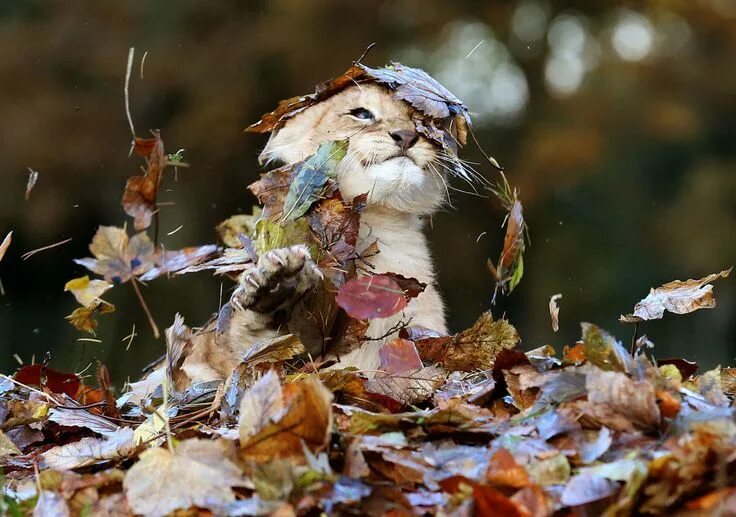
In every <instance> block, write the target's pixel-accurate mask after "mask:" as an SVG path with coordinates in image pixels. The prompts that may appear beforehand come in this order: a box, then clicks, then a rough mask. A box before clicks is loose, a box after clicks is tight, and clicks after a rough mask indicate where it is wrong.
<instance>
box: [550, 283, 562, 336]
mask: <svg viewBox="0 0 736 517" xmlns="http://www.w3.org/2000/svg"><path fill="white" fill-rule="evenodd" d="M561 298H562V295H561V294H560V293H557V294H553V295H552V296H551V297H550V299H549V317H550V318H551V319H552V330H553V331H555V332H557V331H558V330H560V306H559V305H558V304H557V302H558V301H559V300H560V299H561Z"/></svg>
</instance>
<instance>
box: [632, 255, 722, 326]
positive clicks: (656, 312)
mask: <svg viewBox="0 0 736 517" xmlns="http://www.w3.org/2000/svg"><path fill="white" fill-rule="evenodd" d="M732 269H733V268H729V269H727V270H725V271H721V272H720V273H714V274H712V275H708V276H706V277H704V278H701V279H699V280H687V281H685V282H683V281H681V280H675V281H673V282H668V283H666V284H664V285H662V286H660V287H657V288H656V289H651V290H650V291H649V294H648V295H647V297H646V298H644V299H643V300H642V301H640V302H639V303H637V304H636V305H635V306H634V313H633V314H627V315H626V316H621V318H620V319H621V321H623V322H625V323H635V322H638V321H647V320H657V319H660V318H661V317H662V316H664V313H665V311H668V312H671V313H673V314H688V313H690V312H693V311H697V310H699V309H712V308H713V307H715V306H716V299H715V298H714V297H713V286H712V285H711V282H713V281H714V280H718V279H719V278H726V277H728V275H729V274H730V273H731V270H732Z"/></svg>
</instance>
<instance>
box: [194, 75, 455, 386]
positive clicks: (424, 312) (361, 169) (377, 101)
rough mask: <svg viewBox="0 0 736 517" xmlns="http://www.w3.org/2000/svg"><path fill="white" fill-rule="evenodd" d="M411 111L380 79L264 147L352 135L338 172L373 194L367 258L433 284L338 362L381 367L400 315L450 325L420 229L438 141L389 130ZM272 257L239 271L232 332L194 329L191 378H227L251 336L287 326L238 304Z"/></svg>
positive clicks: (306, 269) (288, 254)
mask: <svg viewBox="0 0 736 517" xmlns="http://www.w3.org/2000/svg"><path fill="white" fill-rule="evenodd" d="M354 108H365V109H367V110H370V111H371V112H372V113H373V114H374V115H375V120H374V121H364V120H359V119H357V118H356V117H354V116H351V115H350V114H349V113H350V111H351V110H353V109H354ZM413 116H414V113H413V109H412V108H411V107H410V106H409V105H408V104H407V103H405V102H403V101H400V100H398V99H396V98H395V97H394V96H393V95H392V94H391V92H389V91H388V90H386V89H385V88H383V87H381V86H378V85H375V84H366V85H356V86H353V87H350V88H347V89H346V90H344V91H342V92H341V93H339V94H337V95H334V96H332V97H330V98H328V99H326V100H324V101H322V102H320V103H318V104H316V105H314V106H312V107H310V108H308V109H306V110H305V111H303V112H302V113H300V114H298V115H296V116H295V117H293V118H292V119H291V120H289V121H288V122H287V123H286V125H285V126H284V127H283V128H282V129H280V130H279V131H277V132H275V133H274V134H273V135H272V136H271V139H270V140H269V142H268V144H267V145H266V147H265V149H264V151H263V153H262V154H261V159H262V161H265V162H274V161H279V162H284V163H286V164H291V163H295V162H298V161H301V160H303V159H305V158H306V157H308V156H309V155H311V154H313V153H314V152H315V151H316V150H317V147H318V146H319V144H320V143H322V142H325V141H332V140H343V139H347V140H348V141H349V146H348V152H347V155H346V157H345V159H343V160H342V162H341V163H340V165H339V166H338V171H337V176H338V184H339V188H340V191H341V192H342V194H343V196H344V197H345V198H346V199H348V200H349V199H352V198H353V197H355V196H358V195H360V194H364V193H368V201H367V205H366V208H365V211H364V212H363V214H362V216H361V226H360V235H359V242H358V249H359V250H360V249H364V248H367V247H368V246H369V245H370V244H371V243H373V242H374V241H378V245H379V250H380V253H379V254H378V255H377V256H375V257H373V258H372V259H370V263H371V265H372V266H373V268H374V269H372V272H374V273H382V272H394V273H399V274H402V275H404V276H407V277H415V278H417V279H418V280H420V281H422V282H426V283H427V284H428V287H427V290H426V291H425V292H424V293H422V294H420V295H419V297H418V298H416V299H414V300H412V301H411V302H410V303H409V304H408V306H407V307H406V308H405V309H404V311H402V313H400V314H397V315H394V316H392V317H389V318H384V319H377V320H374V321H372V322H371V324H370V327H369V329H368V336H369V337H372V338H379V337H384V339H381V340H373V341H367V342H366V343H365V344H364V345H363V346H362V347H361V348H360V349H359V350H356V351H354V352H352V353H350V354H349V355H346V356H343V357H341V358H340V363H339V365H338V366H339V367H344V366H356V367H358V368H359V369H361V370H366V371H371V370H375V369H377V368H378V366H379V358H378V349H379V348H380V346H381V345H382V344H383V343H384V342H385V341H386V340H387V339H390V338H391V337H393V336H387V335H386V334H387V333H388V331H389V330H390V329H392V328H393V327H394V326H395V325H396V324H397V323H400V322H407V323H410V324H411V325H421V326H424V327H428V328H431V329H434V330H437V331H440V332H445V331H446V327H445V317H444V305H443V303H442V299H441V297H440V295H439V292H438V291H437V287H436V285H435V274H434V266H433V263H432V258H431V256H430V254H429V250H428V247H427V242H426V239H425V237H424V234H423V233H422V227H423V225H424V221H423V218H424V217H426V216H428V215H431V214H432V213H433V212H435V211H436V210H437V209H438V208H439V207H440V206H441V205H442V203H443V200H444V197H445V194H446V185H445V177H444V174H443V173H441V172H440V171H441V168H440V166H439V164H438V163H437V160H438V150H437V148H436V147H435V146H434V145H433V144H432V143H430V142H429V141H428V140H427V139H425V138H424V137H421V136H420V137H419V139H418V141H417V142H416V143H415V144H414V145H413V146H412V147H410V148H409V149H408V150H406V152H405V153H404V152H402V150H401V149H400V147H399V146H398V145H397V143H396V142H395V141H394V139H393V138H392V137H391V135H390V133H391V132H395V131H398V130H414V127H415V126H414V123H413V121H412V117H413ZM277 252H278V253H280V255H279V256H280V258H279V259H278V263H281V262H288V261H290V260H296V259H299V258H300V257H301V255H300V253H301V252H294V250H289V249H285V250H277ZM294 253H296V255H294ZM295 257H296V258H295ZM271 259H273V256H271ZM271 259H264V257H262V260H265V263H264V264H263V265H261V264H260V262H259V268H258V270H257V271H255V272H253V271H251V273H249V274H251V277H250V279H249V278H248V277H246V276H243V277H242V278H241V282H240V287H239V288H238V290H236V293H235V294H234V295H233V298H232V300H233V302H231V305H232V306H233V313H232V319H231V322H230V324H229V326H227V328H226V329H225V331H224V332H223V333H221V334H217V333H216V332H215V331H214V328H213V327H214V324H211V325H210V326H209V327H208V328H207V329H205V331H203V332H201V333H200V334H198V335H195V337H194V346H193V353H192V355H190V356H189V357H188V358H187V359H186V360H185V361H184V365H183V367H182V369H183V370H184V371H185V372H186V374H187V375H188V376H189V378H190V379H191V380H192V381H203V380H212V379H221V378H224V377H226V376H227V375H228V374H229V373H230V372H231V371H232V370H233V369H234V368H235V367H236V366H237V364H238V363H239V361H240V358H241V357H242V355H243V353H245V352H246V351H247V350H248V349H249V348H250V347H251V346H252V344H253V343H256V342H259V341H261V340H263V339H268V338H270V337H273V336H275V335H277V334H278V333H279V332H282V331H281V329H277V328H274V327H275V325H274V322H273V321H272V320H271V318H270V316H269V315H268V314H261V313H257V312H255V311H253V310H250V309H247V308H243V309H241V308H240V307H239V302H238V300H244V299H245V300H248V299H250V298H249V297H252V295H253V292H250V291H253V290H254V289H255V288H253V287H249V286H250V285H258V283H259V282H261V283H262V282H265V281H266V280H264V278H265V277H267V276H268V275H269V274H276V273H277V272H276V273H275V271H276V270H277V269H278V266H277V265H276V263H274V262H273V260H271ZM303 262H304V266H303V267H302V268H299V269H298V270H295V271H292V272H290V274H292V275H294V277H295V279H296V280H295V285H298V286H299V289H301V290H304V289H307V288H309V287H310V286H311V285H313V282H314V274H315V270H314V265H313V264H312V263H311V261H310V260H309V259H308V258H307V259H306V261H304V260H303ZM261 266H262V267H261ZM359 274H362V273H361V272H360V271H359ZM254 275H255V276H254ZM259 275H260V276H259ZM264 275H265V277H264ZM254 280H255V281H254ZM249 290H250V291H249Z"/></svg>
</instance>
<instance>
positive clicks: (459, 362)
mask: <svg viewBox="0 0 736 517" xmlns="http://www.w3.org/2000/svg"><path fill="white" fill-rule="evenodd" d="M519 341H521V338H520V337H519V334H518V333H517V332H516V329H515V328H514V327H513V325H511V324H510V323H509V322H508V321H506V320H497V321H494V320H493V315H492V314H491V313H490V311H489V312H484V313H483V314H482V315H481V317H480V318H478V321H476V322H475V324H473V326H472V327H470V328H469V329H467V330H464V331H463V332H460V333H459V334H457V335H455V336H454V337H446V338H441V337H440V338H429V339H422V340H419V341H417V342H416V346H417V350H419V355H420V356H421V357H422V359H423V360H424V361H430V362H441V363H443V365H444V367H445V369H446V370H449V371H456V370H457V371H464V372H469V371H473V370H490V369H491V368H492V367H493V363H494V362H495V360H496V356H497V355H498V354H499V352H501V351H502V350H506V349H510V348H514V347H515V346H516V345H517V343H519Z"/></svg>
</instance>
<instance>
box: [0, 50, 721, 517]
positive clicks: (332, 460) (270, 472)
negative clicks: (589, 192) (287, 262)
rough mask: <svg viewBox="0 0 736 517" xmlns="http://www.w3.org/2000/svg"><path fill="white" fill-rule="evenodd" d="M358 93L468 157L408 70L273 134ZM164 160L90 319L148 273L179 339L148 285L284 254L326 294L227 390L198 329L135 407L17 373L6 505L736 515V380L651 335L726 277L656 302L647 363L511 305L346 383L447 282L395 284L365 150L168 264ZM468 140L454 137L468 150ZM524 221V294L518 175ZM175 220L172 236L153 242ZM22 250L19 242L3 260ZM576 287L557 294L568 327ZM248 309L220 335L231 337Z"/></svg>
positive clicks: (320, 153) (292, 171) (81, 283)
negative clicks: (533, 332) (558, 334)
mask: <svg viewBox="0 0 736 517" xmlns="http://www.w3.org/2000/svg"><path fill="white" fill-rule="evenodd" d="M356 81H374V82H378V83H380V84H384V85H385V86H387V87H388V88H390V89H391V90H393V91H394V92H395V94H396V95H397V96H398V97H399V98H401V99H403V100H406V101H407V102H410V103H411V104H412V105H413V106H415V107H416V108H417V109H418V110H419V111H421V112H422V113H423V114H424V115H426V118H424V119H421V120H419V119H418V120H417V124H418V129H419V126H421V127H422V128H424V129H423V130H422V131H423V134H425V136H428V137H430V138H436V139H435V141H436V142H437V143H438V145H443V146H448V147H452V146H453V145H454V144H452V142H455V143H464V142H465V135H466V133H467V131H468V128H469V125H470V119H469V118H468V117H467V110H466V109H465V107H464V106H463V105H462V104H461V103H460V102H459V101H458V100H457V99H455V98H454V97H453V96H452V94H450V93H449V92H447V91H446V90H444V88H442V87H441V85H439V84H437V83H436V82H434V81H433V80H431V78H429V76H426V74H423V72H421V71H416V70H413V69H409V68H406V67H402V66H401V65H398V64H396V65H393V66H392V67H389V68H385V69H371V68H368V67H366V66H364V65H362V64H359V63H358V64H356V65H355V66H353V67H352V68H351V69H349V70H348V72H346V73H345V74H344V75H343V76H340V77H339V78H337V79H333V80H332V81H328V82H327V83H324V84H322V85H319V86H318V87H317V90H316V92H315V94H313V95H311V96H306V97H300V98H296V99H291V100H289V101H285V102H284V103H282V104H281V106H279V108H277V110H275V111H274V112H272V113H270V114H267V115H266V116H264V118H263V120H262V121H261V122H259V123H258V124H256V125H255V126H253V129H254V130H259V131H270V130H274V129H278V127H280V125H282V124H283V123H284V121H285V120H287V119H288V118H289V117H291V116H294V115H295V114H296V113H298V112H299V111H301V110H303V109H305V108H306V107H308V106H310V105H311V104H313V103H315V102H319V101H320V100H322V99H324V98H325V97H326V96H327V95H331V94H334V93H336V92H337V91H339V90H340V89H342V88H344V87H346V86H348V85H349V84H353V83H354V82H356ZM133 147H134V150H135V151H136V153H137V154H138V155H139V156H141V157H142V158H143V160H144V162H145V166H144V170H143V175H142V176H134V177H132V178H130V180H129V181H128V183H127V185H126V188H125V191H124V195H123V198H122V201H121V205H122V208H123V209H124V211H125V212H126V213H127V214H128V215H129V216H130V217H132V218H133V225H134V227H135V230H136V231H137V232H138V233H136V234H134V235H133V236H130V235H129V233H128V231H127V228H126V227H122V228H120V227H111V226H101V227H100V228H99V229H98V230H97V232H96V234H95V235H94V237H93V239H92V243H91V245H90V251H91V253H92V255H93V257H92V258H84V259H78V260H77V261H76V262H77V263H78V264H80V265H81V266H83V267H85V268H87V269H88V270H89V271H90V272H91V273H94V274H96V275H98V276H99V277H100V278H95V279H90V278H89V276H83V277H79V278H75V279H72V280H70V281H69V282H67V284H66V289H67V290H68V291H70V292H71V293H72V294H73V295H74V296H75V297H76V299H77V300H78V301H79V303H80V307H79V308H78V309H77V310H75V311H74V313H73V314H71V315H69V316H68V319H69V321H70V323H71V324H73V325H74V326H75V327H76V328H78V329H79V330H80V331H83V332H89V333H94V332H95V330H96V327H97V325H98V322H97V320H96V318H97V316H99V315H103V314H107V313H111V312H112V311H113V310H114V306H113V304H112V303H110V302H108V301H106V300H103V299H102V296H103V295H105V296H107V294H106V293H108V292H110V290H111V289H113V287H114V286H116V285H119V284H125V283H129V284H131V285H132V288H133V289H134V290H135V292H136V295H137V296H138V298H139V300H140V302H141V305H142V308H143V310H144V312H146V314H147V316H148V319H149V321H150V324H151V329H152V332H153V333H154V334H155V335H157V334H158V327H157V325H156V323H155V322H154V321H153V318H152V317H151V315H150V313H149V311H148V309H147V307H146V304H145V301H144V298H143V294H142V290H141V286H144V285H146V283H147V282H150V281H152V280H154V279H157V278H160V277H168V278H175V277H176V276H177V275H181V274H188V273H194V272H197V271H205V270H206V271H212V272H214V274H218V275H225V276H230V277H233V278H235V277H237V276H238V275H239V274H241V273H243V272H244V271H247V270H248V269H249V268H251V267H254V265H255V264H256V263H257V261H258V257H259V256H260V255H261V254H263V253H265V252H267V251H268V250H271V249H275V248H281V247H285V246H290V245H292V244H306V245H307V246H308V248H309V250H310V253H311V255H312V257H313V259H314V260H315V262H317V264H318V266H319V268H320V271H321V272H322V273H323V275H324V282H323V284H322V285H321V286H320V288H318V289H315V291H314V292H312V293H310V294H309V295H308V296H306V297H305V299H304V300H302V301H301V302H300V304H299V305H298V306H297V307H296V308H295V309H294V311H293V314H292V315H291V318H290V320H289V321H287V322H286V326H285V328H286V329H287V332H285V333H284V334H283V335H281V336H279V337H276V338H273V339H269V340H266V341H262V342H259V343H255V344H254V345H253V347H252V348H251V349H250V350H249V351H248V352H247V353H246V354H245V356H244V357H242V360H241V362H240V364H239V365H238V366H237V368H235V370H234V371H233V372H232V373H231V374H230V375H229V377H228V378H227V379H224V380H223V381H213V382H204V383H202V382H200V383H194V384H192V383H191V382H188V379H187V378H186V376H182V371H181V364H182V361H183V356H182V354H184V353H185V351H186V350H187V346H186V345H187V343H188V342H189V340H190V338H191V331H190V330H189V329H188V328H187V327H186V326H185V325H184V323H183V319H182V318H181V317H180V316H177V317H176V319H175V321H174V323H173V324H172V325H171V326H170V327H169V328H168V329H167V330H166V345H167V356H166V358H165V361H163V362H162V366H161V367H160V368H161V369H160V370H159V372H161V373H162V374H163V375H162V376H161V380H160V383H159V385H158V388H157V389H156V390H154V391H153V392H152V393H148V394H146V395H142V394H141V392H139V391H137V390H136V389H135V383H133V385H131V386H128V387H127V388H125V389H123V390H122V393H120V394H116V393H115V390H114V388H113V387H112V386H111V383H110V380H109V372H108V370H107V368H106V367H105V366H104V365H102V364H100V365H98V367H97V375H96V377H97V379H96V380H97V382H96V385H94V386H93V385H88V384H87V383H85V382H84V380H83V379H82V378H81V377H80V376H78V375H76V374H69V373H63V372H59V371H56V370H54V369H53V368H51V367H50V366H49V364H50V358H49V357H47V358H45V360H44V361H43V362H42V363H40V364H32V365H26V366H23V367H21V368H20V369H19V370H18V371H17V372H16V373H15V374H14V375H12V376H5V375H3V376H0V464H2V467H3V495H2V499H0V507H1V511H2V512H3V513H4V514H10V515H28V514H31V513H32V514H34V515H62V516H63V515H75V516H76V515H120V516H128V515H138V514H140V515H151V516H157V515H168V514H171V513H174V512H175V513H176V515H201V514H203V515H271V514H276V515H317V514H321V513H327V514H356V515H357V514H360V515H362V514H368V515H416V514H419V515H422V514H443V515H447V514H452V515H471V514H475V515H504V516H505V515H509V516H535V517H536V516H539V517H543V516H549V515H554V514H558V515H565V514H578V515H585V514H590V515H609V516H614V515H629V514H644V515H655V514H662V513H665V512H671V513H676V514H678V515H702V514H704V513H710V514H715V513H717V512H725V513H729V512H731V513H733V512H736V484H735V483H734V474H736V426H735V425H734V403H733V400H734V398H735V397H736V370H735V369H730V368H723V369H721V368H716V369H714V370H710V371H707V372H703V373H700V374H698V367H697V365H696V364H694V363H690V362H688V361H686V360H683V359H667V360H657V359H655V357H654V355H653V344H652V343H651V342H650V341H649V340H648V339H647V338H646V337H644V336H642V337H637V334H638V328H639V327H638V326H639V325H640V324H641V323H642V322H645V321H646V320H651V319H657V318H661V317H662V316H663V314H664V313H665V312H671V313H677V314H685V313H688V312H692V311H694V310H698V309H703V308H712V307H714V306H715V298H714V296H713V292H712V285H711V282H713V281H715V280H717V279H718V278H723V277H727V276H728V274H729V273H730V270H729V271H723V272H721V273H719V274H716V275H710V276H708V277H705V278H703V279H699V280H688V281H686V282H679V281H675V282H671V283H668V284H665V285H663V286H661V287H659V288H657V289H653V290H652V291H651V292H650V294H649V295H648V296H647V297H646V298H644V299H643V300H642V301H641V302H639V303H638V304H637V305H636V307H635V309H634V312H633V314H630V315H627V316H622V317H621V319H622V322H625V323H632V324H634V325H635V327H634V329H635V330H634V335H635V339H634V341H633V346H632V347H631V350H627V349H626V348H624V346H623V345H622V344H621V343H620V342H619V341H618V340H617V339H616V338H615V337H614V336H612V335H611V334H610V333H608V332H606V331H605V330H603V329H601V328H599V327H597V326H595V325H593V324H590V323H583V324H582V326H581V328H582V333H581V338H580V340H579V341H578V342H577V343H571V344H570V346H566V347H564V348H563V349H562V350H561V351H559V352H557V351H555V350H554V349H553V348H552V347H551V346H549V345H545V346H542V347H539V348H535V349H533V350H531V351H526V352H524V351H522V350H521V349H520V346H519V345H520V342H521V338H520V336H519V334H518V333H517V331H516V329H515V328H514V327H513V325H512V324H511V323H509V321H507V320H505V319H496V318H494V316H493V315H492V313H491V312H490V311H489V312H485V313H483V314H481V315H480V317H479V318H478V320H477V321H476V323H475V324H474V325H473V326H472V327H470V328H469V329H466V330H464V331H462V332H459V333H457V334H455V335H449V336H448V335H442V334H440V333H437V332H435V331H433V330H431V329H426V328H421V327H413V326H411V325H410V322H403V323H402V324H401V325H399V326H398V327H397V328H395V329H393V332H392V333H391V336H392V338H391V339H389V340H387V342H386V343H385V344H384V345H383V346H382V347H381V349H380V359H381V364H380V368H379V371H378V372H361V371H357V370H355V369H351V368H348V369H331V368H327V367H328V366H330V364H329V363H325V362H324V357H325V356H326V354H327V353H332V354H337V355H339V354H344V353H347V352H349V351H350V350H353V349H355V348H357V347H359V346H361V345H362V344H363V343H364V342H365V341H366V340H367V339H369V338H367V337H366V336H365V331H366V328H367V327H368V323H369V322H370V320H372V319H375V318H383V317H387V316H391V315H394V314H396V313H399V312H400V311H401V310H402V309H403V308H404V307H406V305H407V304H408V303H411V299H412V298H414V297H416V296H421V293H422V291H423V290H424V288H425V287H426V286H425V285H424V284H422V283H421V282H419V281H417V280H416V279H413V278H406V277H403V276H401V275H398V274H395V273H382V274H373V273H372V272H371V270H370V258H371V256H373V255H375V254H376V253H380V246H379V245H378V244H377V243H369V244H367V246H366V247H365V249H359V245H358V230H359V225H360V214H361V212H362V211H363V210H364V209H365V203H366V198H365V197H364V196H359V197H358V198H356V199H353V200H350V201H346V200H344V199H343V198H342V197H341V195H340V192H339V190H338V189H337V184H336V181H335V167H336V166H337V164H338V163H339V162H340V160H341V159H342V157H343V156H344V155H345V151H346V148H347V142H341V141H337V142H327V143H324V144H323V145H321V146H320V147H319V149H318V150H317V152H316V153H315V154H314V155H313V156H311V157H309V158H307V159H306V160H304V161H303V162H300V163H298V164H295V165H292V166H288V167H283V168H279V169H275V170H271V171H268V172H266V173H264V174H263V175H262V176H261V178H260V179H259V180H258V181H256V182H255V183H254V184H252V185H251V186H250V189H251V191H252V192H253V193H254V194H255V195H256V197H257V198H258V200H259V202H260V205H261V206H259V207H256V208H254V210H253V213H252V214H241V215H237V216H234V217H231V218H230V219H228V220H226V221H225V222H223V223H222V224H221V225H220V226H219V227H218V233H219V235H220V239H221V241H222V246H220V245H215V244H207V245H201V246H194V247H190V248H185V249H181V250H167V249H166V248H165V246H164V245H163V244H162V243H161V242H159V240H158V236H157V233H158V232H157V229H156V228H157V226H158V207H157V204H156V197H157V192H158V188H159V186H160V184H161V180H162V177H163V174H164V171H165V170H166V168H167V167H177V166H183V165H184V164H183V163H182V162H181V156H180V154H178V153H177V154H176V155H170V154H166V153H165V152H164V146H163V140H162V138H161V134H160V132H154V133H153V138H149V139H141V138H136V139H135V140H134V146H133ZM452 148H453V149H455V148H454V147H452ZM495 192H496V194H497V196H498V198H499V199H500V200H501V203H502V205H503V206H504V208H505V209H506V210H507V212H508V216H507V218H506V220H505V223H504V224H506V234H505V238H504V246H503V251H502V253H501V256H500V257H499V260H498V262H497V263H496V264H493V263H492V262H491V261H489V269H490V271H491V274H492V280H493V281H494V282H495V283H496V286H497V290H498V291H500V292H501V293H508V292H510V291H511V290H512V289H513V288H514V287H515V286H516V285H517V284H518V283H519V281H520V279H521V276H522V274H523V260H522V254H523V251H524V246H525V233H526V224H525V222H524V219H523V211H522V206H521V202H520V201H519V199H518V194H517V192H516V191H514V190H513V189H512V188H511V187H510V186H509V184H508V182H506V180H505V177H502V181H501V183H500V184H499V186H498V187H497V188H496V189H495ZM152 226H153V234H154V236H153V238H151V237H149V235H148V233H147V231H148V230H149V229H150V227H152ZM10 244H11V235H8V236H7V237H6V238H5V239H4V240H3V244H2V245H0V260H1V259H2V255H3V254H4V253H5V252H6V250H7V249H8V247H9V246H10ZM559 298H560V295H554V296H553V297H552V298H551V300H550V315H551V319H552V326H553V328H554V329H555V330H556V329H557V327H558V325H559V307H558V305H557V302H558V300H559ZM228 310H230V309H229V308H228V304H226V305H225V306H223V308H222V310H220V313H219V315H218V316H217V318H216V319H214V320H213V321H217V325H218V327H219V326H220V325H226V324H227V313H228Z"/></svg>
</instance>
